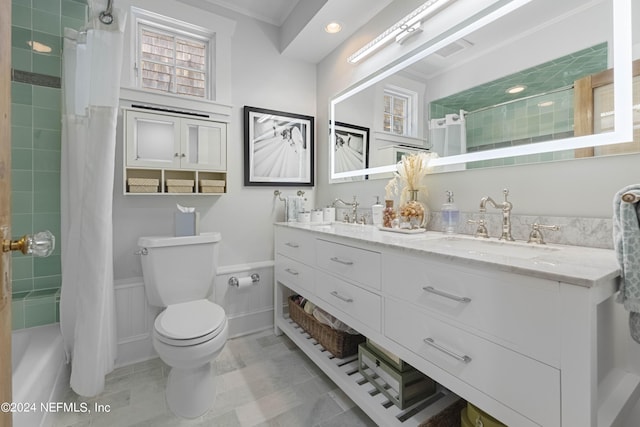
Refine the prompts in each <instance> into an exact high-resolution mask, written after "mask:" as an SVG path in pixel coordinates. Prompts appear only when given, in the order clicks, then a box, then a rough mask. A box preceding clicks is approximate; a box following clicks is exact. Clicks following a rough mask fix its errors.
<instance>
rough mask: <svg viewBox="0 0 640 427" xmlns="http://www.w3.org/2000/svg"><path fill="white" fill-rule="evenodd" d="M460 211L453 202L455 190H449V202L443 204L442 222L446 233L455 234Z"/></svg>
mask: <svg viewBox="0 0 640 427" xmlns="http://www.w3.org/2000/svg"><path fill="white" fill-rule="evenodd" d="M458 221H460V211H459V210H458V207H457V206H456V205H455V203H454V202H453V191H449V190H447V202H446V203H444V204H443V205H442V222H443V224H444V232H445V234H454V233H455V232H456V230H457V229H458Z"/></svg>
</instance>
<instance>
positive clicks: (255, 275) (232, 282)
mask: <svg viewBox="0 0 640 427" xmlns="http://www.w3.org/2000/svg"><path fill="white" fill-rule="evenodd" d="M248 278H251V281H252V282H253V283H252V285H255V284H256V283H258V282H259V281H260V275H259V274H258V273H253V274H252V275H251V276H249V277H247V279H248ZM240 280H241V279H238V278H237V277H235V276H231V277H229V282H228V283H229V286H235V287H238V288H239V287H240Z"/></svg>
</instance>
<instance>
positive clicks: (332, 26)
mask: <svg viewBox="0 0 640 427" xmlns="http://www.w3.org/2000/svg"><path fill="white" fill-rule="evenodd" d="M324 30H325V31H326V32H327V33H329V34H335V33H339V32H340V31H341V30H342V25H341V24H340V23H339V22H335V21H333V22H329V23H328V24H327V25H325V27H324Z"/></svg>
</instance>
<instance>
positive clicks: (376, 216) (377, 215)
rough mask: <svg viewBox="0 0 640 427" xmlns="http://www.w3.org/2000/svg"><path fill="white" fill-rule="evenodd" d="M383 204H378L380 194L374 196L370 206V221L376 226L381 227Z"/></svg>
mask: <svg viewBox="0 0 640 427" xmlns="http://www.w3.org/2000/svg"><path fill="white" fill-rule="evenodd" d="M383 211H384V206H382V205H381V204H380V196H376V202H375V204H374V205H373V206H371V221H372V223H373V225H375V226H376V227H382V212H383Z"/></svg>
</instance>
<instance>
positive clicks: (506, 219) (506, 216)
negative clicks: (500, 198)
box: [480, 188, 515, 242]
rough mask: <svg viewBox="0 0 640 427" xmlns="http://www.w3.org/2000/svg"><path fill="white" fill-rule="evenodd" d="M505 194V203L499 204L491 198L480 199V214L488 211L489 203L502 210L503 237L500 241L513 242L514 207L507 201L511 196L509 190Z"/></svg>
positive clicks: (505, 190) (503, 191) (504, 191)
mask: <svg viewBox="0 0 640 427" xmlns="http://www.w3.org/2000/svg"><path fill="white" fill-rule="evenodd" d="M502 193H503V194H504V202H502V203H500V204H498V203H496V202H495V201H494V200H493V199H492V198H491V197H489V196H485V197H483V198H482V199H480V213H485V212H486V211H487V207H486V206H487V203H489V204H490V205H491V206H493V207H494V208H496V209H502V235H501V236H500V240H507V241H510V242H513V241H514V240H515V239H514V238H513V236H511V209H512V208H513V205H512V204H511V202H509V201H508V200H507V196H508V195H509V190H508V189H506V188H505V189H504V190H502Z"/></svg>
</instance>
